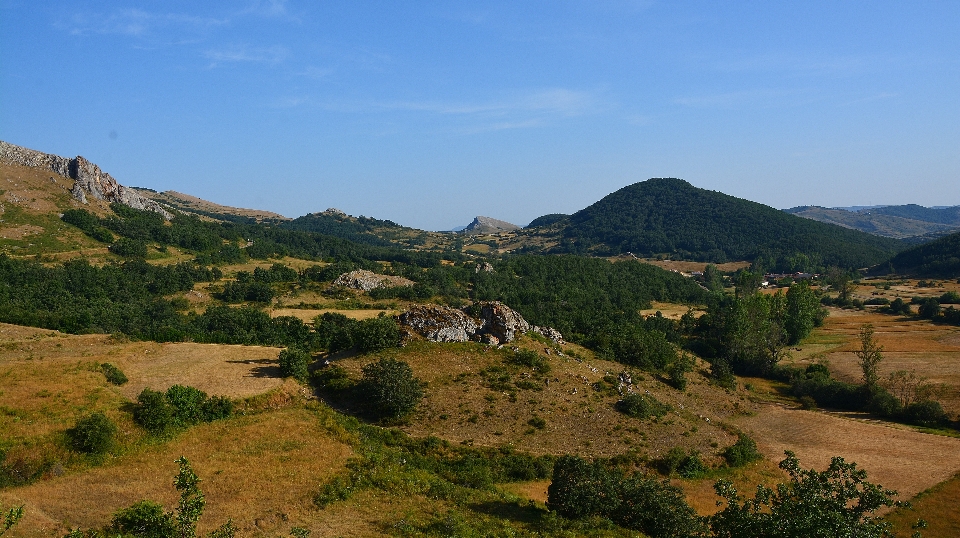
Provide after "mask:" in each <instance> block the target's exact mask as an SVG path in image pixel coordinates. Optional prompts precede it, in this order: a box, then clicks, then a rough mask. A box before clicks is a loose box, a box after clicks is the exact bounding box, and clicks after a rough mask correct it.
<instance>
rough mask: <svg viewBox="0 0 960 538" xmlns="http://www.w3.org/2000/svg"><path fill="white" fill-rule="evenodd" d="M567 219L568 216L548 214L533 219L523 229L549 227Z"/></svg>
mask: <svg viewBox="0 0 960 538" xmlns="http://www.w3.org/2000/svg"><path fill="white" fill-rule="evenodd" d="M568 218H570V215H565V214H563V213H550V214H547V215H542V216H539V217H537V218H535V219H533V220H532V221H530V224H527V225H526V226H524V228H539V227H541V226H551V225H553V224H556V223H558V222H561V221H564V220H566V219H568Z"/></svg>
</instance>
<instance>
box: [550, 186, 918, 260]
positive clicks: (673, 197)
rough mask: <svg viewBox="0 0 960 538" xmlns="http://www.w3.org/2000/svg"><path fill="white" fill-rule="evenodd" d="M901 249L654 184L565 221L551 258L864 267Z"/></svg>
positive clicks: (755, 206)
mask: <svg viewBox="0 0 960 538" xmlns="http://www.w3.org/2000/svg"><path fill="white" fill-rule="evenodd" d="M902 248H903V244H902V243H901V242H900V241H897V240H894V239H890V238H885V237H878V236H874V235H870V234H867V233H864V232H860V231H857V230H851V229H847V228H843V227H840V226H836V225H831V224H825V223H821V222H816V221H812V220H809V219H804V218H800V217H796V216H794V215H790V214H787V213H784V212H783V211H780V210H779V209H775V208H772V207H769V206H766V205H763V204H759V203H756V202H751V201H749V200H743V199H740V198H735V197H733V196H729V195H727V194H723V193H721V192H716V191H709V190H705V189H700V188H697V187H694V186H693V185H691V184H690V183H687V182H686V181H683V180H681V179H675V178H653V179H649V180H647V181H642V182H639V183H634V184H633V185H629V186H627V187H624V188H622V189H620V190H618V191H616V192H614V193H612V194H610V195H607V196H606V197H604V198H603V199H602V200H600V201H598V202H596V203H595V204H593V205H591V206H589V207H587V208H585V209H582V210H580V211H578V212H576V213H574V214H573V215H571V216H570V218H569V220H568V221H567V223H566V224H565V225H564V226H563V227H562V228H561V230H560V231H559V244H558V245H557V246H556V247H554V248H553V249H551V250H552V251H553V252H575V253H590V254H594V255H600V256H614V255H618V254H624V253H627V252H632V253H634V254H636V255H638V256H655V255H658V254H666V255H670V256H676V257H681V258H685V259H694V260H701V261H712V262H724V261H728V260H750V261H754V260H758V259H761V258H762V261H763V262H764V264H765V265H766V266H767V267H770V266H776V267H780V268H784V269H805V268H809V267H816V266H822V265H837V266H841V267H865V266H869V265H874V264H876V263H879V262H881V261H883V260H886V259H887V258H889V257H890V256H891V255H893V254H895V253H896V252H898V251H899V250H901V249H902Z"/></svg>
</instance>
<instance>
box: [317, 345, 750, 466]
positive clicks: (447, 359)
mask: <svg viewBox="0 0 960 538" xmlns="http://www.w3.org/2000/svg"><path fill="white" fill-rule="evenodd" d="M519 345H521V346H524V347H527V348H531V349H536V350H538V351H540V353H541V354H542V355H543V356H544V357H546V358H547V360H548V361H549V363H550V365H551V368H552V371H551V372H550V374H549V375H548V376H547V377H548V379H549V381H550V383H549V385H547V384H545V383H544V382H543V381H542V380H538V381H536V385H535V386H536V389H534V388H533V387H531V388H527V389H522V390H516V395H515V396H514V397H511V395H510V394H509V392H507V391H495V390H491V389H490V388H487V387H484V386H483V385H482V379H481V376H480V371H481V370H484V369H486V368H489V367H494V366H503V364H504V354H503V353H502V352H500V351H497V350H496V349H495V348H487V347H485V346H482V345H480V344H473V343H468V344H433V343H428V342H417V343H413V344H411V345H409V346H408V347H407V348H405V349H403V350H397V351H390V352H386V353H385V354H386V355H390V356H395V357H397V358H399V359H402V360H404V361H407V362H408V363H409V364H410V366H411V368H412V369H413V371H414V373H415V375H417V376H418V377H420V378H421V379H422V380H424V381H426V382H427V383H428V388H427V391H426V392H427V395H426V398H425V399H424V401H423V402H422V403H421V405H420V407H419V408H418V409H417V411H416V412H415V413H414V415H413V416H412V417H411V419H410V421H409V423H408V424H407V425H405V426H403V429H404V430H405V431H407V432H408V433H410V434H411V435H414V436H429V435H434V436H437V437H440V438H443V439H446V440H448V441H450V442H452V443H464V444H473V445H477V446H502V445H511V446H513V447H515V448H517V449H518V450H522V451H526V452H531V453H534V454H579V455H582V456H586V457H595V456H603V457H610V456H614V455H618V454H622V453H624V452H627V451H629V450H631V449H637V450H639V451H640V452H641V453H645V454H648V455H649V456H650V457H657V456H659V455H660V454H662V453H665V452H666V451H667V450H669V449H670V448H672V447H673V446H675V445H681V446H685V447H688V448H691V449H693V448H695V449H697V450H699V451H700V452H701V453H702V454H703V455H704V456H705V457H706V458H707V459H708V460H711V461H714V462H716V461H718V459H717V458H718V457H717V455H716V454H717V453H718V452H719V451H722V450H723V449H724V448H725V447H726V446H728V445H730V444H732V443H733V442H734V441H735V437H734V436H733V435H731V434H730V433H729V432H727V431H725V430H724V429H723V428H721V427H720V426H719V423H720V422H723V421H726V420H729V419H730V418H731V417H733V416H735V415H737V414H739V413H744V412H755V411H756V410H757V409H758V406H756V405H755V404H752V403H751V402H748V401H747V400H746V399H745V398H742V397H740V396H731V395H729V394H727V393H726V392H725V391H724V390H722V389H719V388H717V387H715V386H713V385H711V384H709V383H708V382H707V380H706V379H704V378H703V377H702V376H701V375H700V374H698V373H693V374H690V375H689V377H688V379H689V384H688V389H687V391H686V393H681V392H679V391H677V390H675V389H673V388H672V387H669V386H667V385H666V384H665V383H663V382H662V381H660V380H658V379H656V378H654V377H653V376H651V375H650V374H639V373H634V376H633V379H634V387H633V389H634V390H635V391H639V392H640V393H644V392H647V391H649V393H650V394H652V395H653V396H654V397H656V398H657V399H658V400H660V401H662V402H664V403H667V404H670V405H671V406H673V409H674V411H673V412H671V413H670V414H669V415H667V416H666V417H663V418H662V419H660V420H657V421H651V420H638V419H634V418H630V417H628V416H626V415H624V414H622V413H620V412H618V411H616V409H615V407H614V406H615V403H616V401H617V400H618V399H619V396H618V395H617V394H616V391H615V390H614V391H613V392H612V393H600V392H597V391H596V390H594V388H593V386H592V384H593V383H595V382H597V381H600V380H601V379H602V378H603V377H604V376H605V375H608V374H611V375H614V376H616V375H617V374H618V373H619V372H621V371H623V370H624V369H625V367H624V366H623V365H622V364H618V363H612V362H607V361H603V360H599V359H596V358H593V357H592V356H591V354H590V353H589V352H587V351H586V350H584V349H583V348H579V347H578V346H574V345H572V344H567V345H565V346H563V349H562V350H563V352H564V354H565V355H566V356H558V355H557V354H556V353H555V352H554V351H553V350H552V349H551V354H550V355H546V353H545V352H544V348H545V347H546V346H544V345H543V344H539V343H537V342H535V341H533V340H530V339H528V338H523V339H521V340H520V341H519ZM571 351H574V352H575V353H578V354H579V355H580V356H582V357H585V358H584V359H582V362H578V361H577V360H576V359H574V358H573V357H571V356H570V355H569V353H570V352H571ZM375 358H376V357H371V356H352V357H344V358H339V359H336V362H337V364H340V365H341V366H343V367H344V368H345V369H347V370H348V371H349V372H352V375H354V376H356V377H359V370H360V367H361V366H362V365H363V364H365V363H367V362H370V361H372V360H374V359H375ZM530 374H531V372H530V371H529V369H527V370H526V371H524V370H523V369H522V368H517V369H516V370H515V371H513V373H512V374H511V375H512V379H513V381H514V382H515V381H518V380H524V379H527V380H533V379H535V378H533V377H532V376H530ZM525 376H527V377H525ZM535 416H536V417H541V418H543V419H544V420H545V421H546V427H545V428H543V429H536V428H533V427H531V425H530V424H529V423H528V422H529V421H530V420H531V419H532V418H534V417H535ZM708 419H709V420H708ZM711 444H714V445H715V446H712V445H711Z"/></svg>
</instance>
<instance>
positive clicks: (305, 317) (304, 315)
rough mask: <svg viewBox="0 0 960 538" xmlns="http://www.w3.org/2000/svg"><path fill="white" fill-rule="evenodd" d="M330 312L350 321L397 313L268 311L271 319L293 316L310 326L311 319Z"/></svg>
mask: <svg viewBox="0 0 960 538" xmlns="http://www.w3.org/2000/svg"><path fill="white" fill-rule="evenodd" d="M328 312H332V313H334V314H343V315H344V316H347V317H348V318H351V319H370V318H375V317H377V316H379V315H381V314H383V315H385V316H393V315H395V314H396V313H397V312H396V310H372V309H371V310H367V309H363V310H337V309H335V308H322V309H316V308H274V309H271V310H270V315H271V316H272V317H279V316H293V317H295V318H299V319H300V320H301V321H303V322H305V323H308V324H312V323H313V319H314V318H316V317H317V316H320V315H322V314H326V313H328Z"/></svg>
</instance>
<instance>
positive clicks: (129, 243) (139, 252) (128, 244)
mask: <svg viewBox="0 0 960 538" xmlns="http://www.w3.org/2000/svg"><path fill="white" fill-rule="evenodd" d="M110 252H113V253H114V254H116V255H118V256H123V257H124V258H145V257H146V256H147V244H146V243H144V242H143V241H140V240H137V239H130V238H128V237H121V238H120V239H117V242H116V243H114V244H112V245H110Z"/></svg>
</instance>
